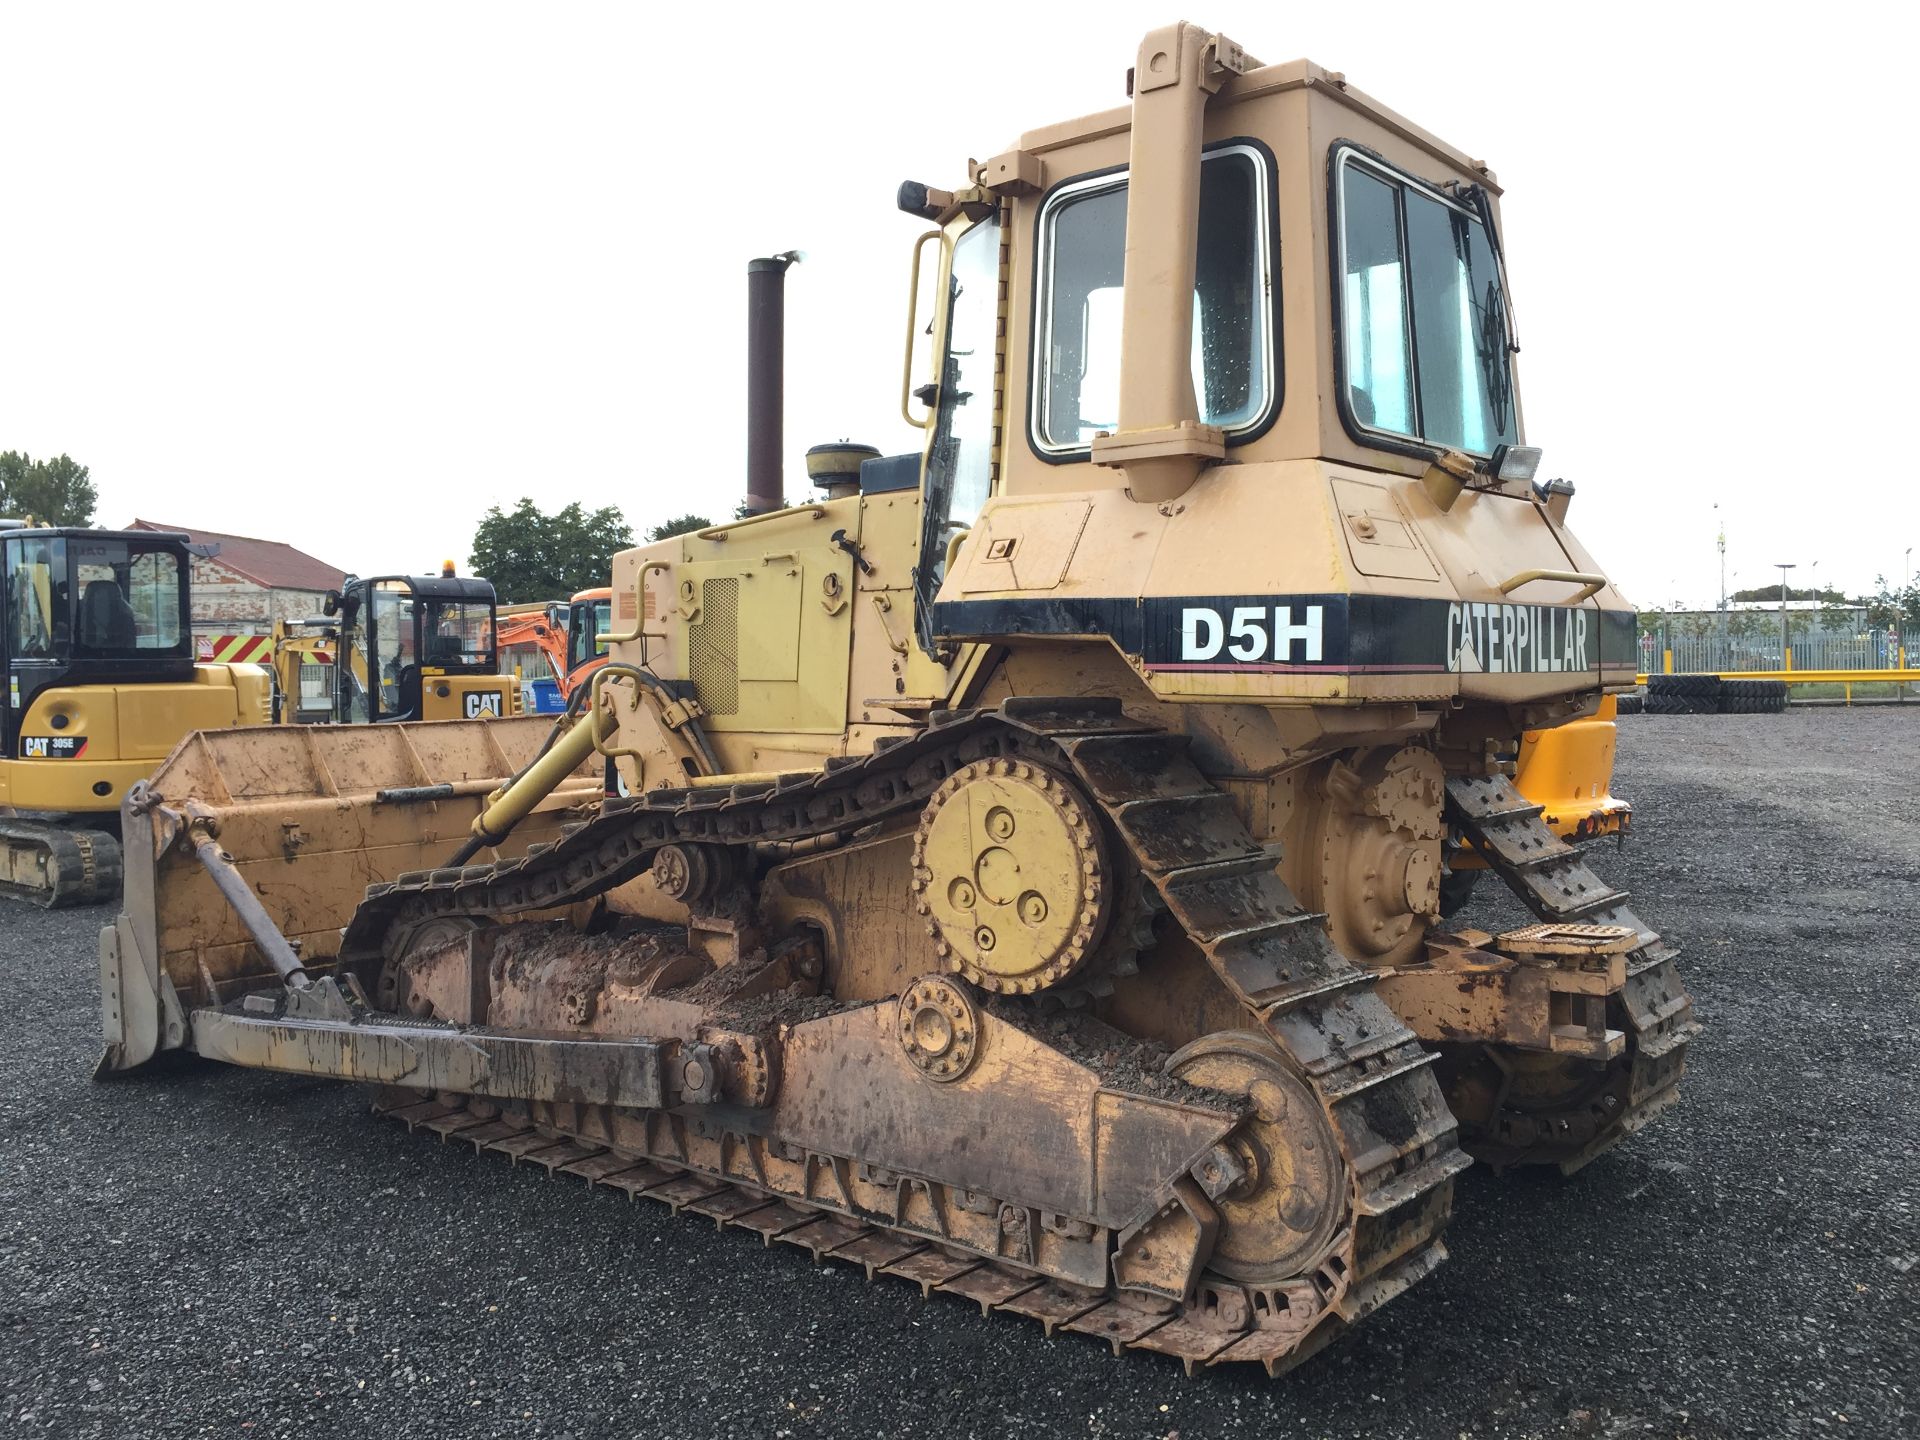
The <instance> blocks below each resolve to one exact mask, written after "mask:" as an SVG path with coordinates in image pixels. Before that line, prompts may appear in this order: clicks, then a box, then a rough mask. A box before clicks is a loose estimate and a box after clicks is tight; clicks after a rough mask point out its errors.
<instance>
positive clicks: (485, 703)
mask: <svg viewBox="0 0 1920 1440" xmlns="http://www.w3.org/2000/svg"><path fill="white" fill-rule="evenodd" d="M462 703H463V704H464V705H465V707H466V715H467V719H469V720H486V719H492V720H498V719H499V718H500V692H499V691H498V690H469V691H468V692H467V694H466V697H465V699H464V701H463V702H462Z"/></svg>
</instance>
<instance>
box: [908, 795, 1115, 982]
mask: <svg viewBox="0 0 1920 1440" xmlns="http://www.w3.org/2000/svg"><path fill="white" fill-rule="evenodd" d="M912 884H913V899H914V908H915V909H916V910H917V911H918V912H919V913H920V915H921V916H922V917H923V918H924V919H925V921H926V927H927V933H928V934H929V935H931V936H932V937H933V940H934V949H935V951H936V953H937V954H938V955H939V956H940V958H941V960H942V962H943V963H944V964H945V965H946V967H947V968H948V969H950V970H952V971H954V972H956V973H957V974H959V975H961V976H962V977H964V978H965V979H966V980H968V981H969V982H970V983H972V984H974V985H977V986H979V987H980V988H981V989H983V990H987V991H991V992H994V993H997V994H1002V995H1031V994H1033V993H1034V992H1035V991H1039V990H1044V989H1047V988H1048V987H1050V986H1053V985H1057V984H1059V983H1060V982H1061V981H1063V980H1065V979H1067V978H1068V977H1069V976H1071V975H1073V974H1075V973H1076V972H1077V971H1078V970H1080V969H1081V967H1082V966H1083V965H1085V964H1086V962H1087V960H1088V958H1089V957H1090V956H1091V955H1092V954H1093V952H1094V949H1095V947H1096V946H1097V945H1098V944H1099V943H1100V939H1101V936H1102V935H1103V934H1104V933H1105V930H1106V925H1107V918H1108V912H1109V910H1110V909H1111V908H1112V897H1113V894H1114V884H1113V876H1112V875H1111V873H1110V869H1109V864H1108V859H1107V853H1106V845H1105V842H1104V841H1103V840H1102V838H1101V834H1100V821H1099V816H1098V813H1097V812H1096V811H1095V810H1094V808H1093V806H1092V805H1091V804H1090V803H1089V802H1088V801H1087V800H1086V798H1085V797H1084V796H1083V795H1081V794H1080V792H1079V789H1078V787H1076V786H1075V785H1073V784H1072V783H1071V782H1069V781H1068V780H1066V779H1065V778H1064V777H1062V776H1060V775H1058V774H1056V773H1054V772H1053V771H1051V770H1049V769H1047V768H1046V767H1045V766H1043V765H1036V764H1033V763H1031V762H1030V761H1026V760H1017V759H993V760H980V761H975V762H974V763H973V764H970V765H964V766H962V767H961V768H960V769H958V770H956V771H954V773H953V774H952V775H950V776H948V777H947V779H946V780H945V782H943V783H942V784H941V786H940V788H939V789H938V790H937V791H935V792H934V795H933V797H932V799H930V800H929V801H928V802H927V805H926V808H925V809H924V810H923V811H922V812H921V816H920V825H919V828H918V830H917V831H916V832H915V834H914V839H913V882H912Z"/></svg>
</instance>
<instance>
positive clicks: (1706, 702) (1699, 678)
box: [1647, 675, 1720, 715]
mask: <svg viewBox="0 0 1920 1440" xmlns="http://www.w3.org/2000/svg"><path fill="white" fill-rule="evenodd" d="M1719 713H1720V677H1719V676H1718V675H1649V676H1648V677H1647V714H1649V715H1718V714H1719Z"/></svg>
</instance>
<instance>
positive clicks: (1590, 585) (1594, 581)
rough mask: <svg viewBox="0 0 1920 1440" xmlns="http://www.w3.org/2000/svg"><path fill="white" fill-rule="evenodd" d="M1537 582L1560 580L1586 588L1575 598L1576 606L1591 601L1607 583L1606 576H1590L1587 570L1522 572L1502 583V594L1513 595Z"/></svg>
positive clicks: (1510, 576)
mask: <svg viewBox="0 0 1920 1440" xmlns="http://www.w3.org/2000/svg"><path fill="white" fill-rule="evenodd" d="M1536 580H1558V581H1561V582H1562V583H1563V584H1567V585H1579V586H1582V587H1584V588H1583V589H1582V590H1581V591H1580V593H1579V594H1578V595H1576V596H1574V597H1573V601H1572V603H1573V604H1575V605H1578V604H1579V603H1580V602H1581V601H1582V600H1591V599H1592V598H1593V597H1594V596H1595V595H1597V594H1598V593H1599V592H1600V589H1601V587H1602V586H1604V585H1605V584H1606V583H1607V577H1606V576H1604V575H1593V574H1589V573H1588V572H1587V571H1585V570H1522V571H1520V572H1519V573H1518V574H1516V575H1509V576H1508V577H1507V578H1506V579H1505V580H1502V581H1501V582H1500V593H1501V594H1502V595H1511V594H1512V593H1513V592H1514V591H1516V590H1518V589H1519V588H1520V587H1521V586H1522V585H1531V584H1532V583H1533V582H1534V581H1536Z"/></svg>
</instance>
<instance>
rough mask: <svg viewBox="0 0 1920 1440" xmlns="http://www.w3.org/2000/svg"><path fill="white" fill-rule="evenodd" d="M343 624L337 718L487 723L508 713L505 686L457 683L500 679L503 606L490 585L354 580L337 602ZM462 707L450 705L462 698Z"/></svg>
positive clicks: (415, 578)
mask: <svg viewBox="0 0 1920 1440" xmlns="http://www.w3.org/2000/svg"><path fill="white" fill-rule="evenodd" d="M331 603H332V604H333V606H334V609H335V611H336V612H337V614H338V616H339V622H340V641H339V645H340V658H341V661H342V662H343V663H339V664H336V665H335V666H334V719H335V720H336V721H339V722H340V723H342V724H365V723H367V722H369V721H376V722H377V721H388V720H437V719H449V718H459V719H468V720H473V719H479V718H481V717H482V716H493V717H496V718H497V717H499V716H501V715H503V714H505V713H507V711H506V707H505V705H504V704H503V700H502V696H503V693H504V692H503V691H502V689H500V688H498V687H493V688H486V689H475V688H470V687H468V686H455V685H453V684H451V683H450V682H451V681H452V680H453V679H454V678H455V677H460V676H496V675H497V674H498V673H499V668H500V667H499V657H498V654H497V653H496V650H495V640H494V636H495V618H496V617H495V605H494V593H493V585H492V583H491V582H490V581H487V580H482V579H479V578H477V577H474V576H467V575H382V576H378V577H375V578H371V579H365V580H361V579H351V580H349V581H348V582H347V586H346V589H345V590H344V591H343V592H342V593H341V594H340V596H339V598H338V599H337V600H334V601H332V602H331ZM456 689H458V690H459V691H460V692H461V700H462V705H461V708H459V709H453V708H451V707H450V706H449V705H448V704H444V703H436V702H448V701H450V700H451V699H452V697H453V694H454V691H455V690H456Z"/></svg>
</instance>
